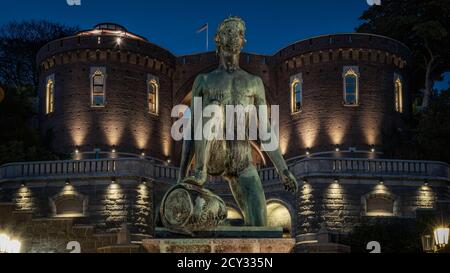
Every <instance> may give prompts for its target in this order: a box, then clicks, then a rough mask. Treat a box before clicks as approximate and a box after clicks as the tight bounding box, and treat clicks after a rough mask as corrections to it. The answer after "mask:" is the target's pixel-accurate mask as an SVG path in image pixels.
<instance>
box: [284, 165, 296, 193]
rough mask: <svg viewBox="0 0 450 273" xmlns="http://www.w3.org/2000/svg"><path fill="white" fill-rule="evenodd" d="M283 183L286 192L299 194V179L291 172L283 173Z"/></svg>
mask: <svg viewBox="0 0 450 273" xmlns="http://www.w3.org/2000/svg"><path fill="white" fill-rule="evenodd" d="M281 181H282V182H283V185H284V188H285V190H287V191H289V192H292V193H294V194H295V193H297V191H298V183H297V179H296V178H295V176H294V175H293V174H292V173H291V172H290V171H289V170H284V171H283V172H282V174H281Z"/></svg>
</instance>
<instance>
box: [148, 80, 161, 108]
mask: <svg viewBox="0 0 450 273" xmlns="http://www.w3.org/2000/svg"><path fill="white" fill-rule="evenodd" d="M148 78H149V80H148V84H147V103H148V111H149V112H150V113H151V114H155V115H157V114H158V91H159V84H158V80H157V79H156V78H154V77H152V76H150V75H149V77H148Z"/></svg>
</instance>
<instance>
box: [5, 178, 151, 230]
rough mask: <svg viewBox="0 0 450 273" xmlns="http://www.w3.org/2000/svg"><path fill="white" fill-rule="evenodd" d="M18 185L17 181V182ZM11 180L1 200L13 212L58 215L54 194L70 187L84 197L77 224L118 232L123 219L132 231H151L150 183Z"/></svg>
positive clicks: (40, 216) (52, 216)
mask: <svg viewBox="0 0 450 273" xmlns="http://www.w3.org/2000/svg"><path fill="white" fill-rule="evenodd" d="M19 185H20V184H19ZM19 185H18V184H17V183H14V184H13V183H10V184H9V185H7V186H3V188H2V196H1V200H0V202H4V203H12V204H13V205H14V208H15V211H16V212H26V213H30V214H31V215H32V217H33V219H47V218H52V219H54V218H59V217H60V215H55V209H54V201H55V198H57V196H60V195H64V194H66V195H69V193H65V192H67V191H68V189H67V188H68V187H70V191H71V192H72V193H70V194H73V193H76V194H77V195H78V196H79V197H80V198H82V199H83V206H84V214H83V215H82V217H80V216H78V215H77V216H74V217H73V222H74V223H76V224H86V225H91V226H93V227H95V229H96V230H98V231H101V232H106V233H110V232H117V231H118V230H119V228H120V226H121V224H122V223H128V224H129V229H130V232H131V233H133V234H145V235H153V231H154V203H153V183H151V182H147V183H145V184H143V183H141V182H140V180H132V179H122V180H120V179H119V180H117V183H115V184H112V183H111V180H109V181H104V180H96V179H92V180H90V181H71V184H70V185H65V183H64V182H52V183H45V182H33V183H30V184H29V185H26V184H25V185H24V186H19Z"/></svg>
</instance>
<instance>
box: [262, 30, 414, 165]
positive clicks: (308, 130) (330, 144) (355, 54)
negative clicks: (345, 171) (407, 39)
mask: <svg viewBox="0 0 450 273" xmlns="http://www.w3.org/2000/svg"><path fill="white" fill-rule="evenodd" d="M409 59H410V51H409V49H408V48H406V47H405V46H404V45H403V44H401V43H399V42H398V41H395V40H392V39H390V38H387V37H382V36H376V35H369V34H336V35H328V36H320V37H316V38H311V39H307V40H303V41H300V42H297V43H294V44H292V45H290V46H288V47H286V48H284V49H282V50H280V51H279V52H278V53H276V54H275V55H274V56H273V57H272V58H271V68H272V69H271V74H272V75H271V76H272V78H273V79H274V80H273V82H274V84H275V86H274V87H273V88H272V90H275V94H273V95H272V97H273V98H276V99H277V100H276V102H275V103H277V104H279V105H280V145H281V149H282V151H283V153H284V154H285V157H286V158H292V157H296V156H301V155H305V154H313V153H336V154H335V155H338V153H337V152H341V153H342V152H346V151H347V152H351V151H353V152H356V153H355V154H357V153H358V151H361V152H367V151H369V152H374V151H377V150H378V148H379V147H380V146H382V145H383V139H384V138H385V137H389V136H392V134H395V132H396V131H397V130H401V128H402V127H403V125H402V124H403V122H402V120H403V118H404V117H405V116H407V114H408V112H409V109H408V107H407V105H409V103H408V100H409V96H408V92H407V91H408V89H407V80H408V79H407V71H406V67H407V64H409ZM297 93H300V95H297ZM296 96H298V97H297V98H298V99H297V100H296ZM296 101H297V103H298V104H297V105H295V102H296Z"/></svg>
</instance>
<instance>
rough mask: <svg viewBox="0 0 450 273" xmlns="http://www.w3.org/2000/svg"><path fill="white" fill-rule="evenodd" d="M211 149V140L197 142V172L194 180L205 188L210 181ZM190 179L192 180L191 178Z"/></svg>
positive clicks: (195, 171)
mask: <svg viewBox="0 0 450 273" xmlns="http://www.w3.org/2000/svg"><path fill="white" fill-rule="evenodd" d="M210 148H211V141H210V140H206V139H203V140H196V141H195V170H194V179H195V184H197V185H199V186H203V185H204V184H205V183H206V180H207V179H208V170H207V166H208V159H209V153H210ZM189 179H190V178H189Z"/></svg>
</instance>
